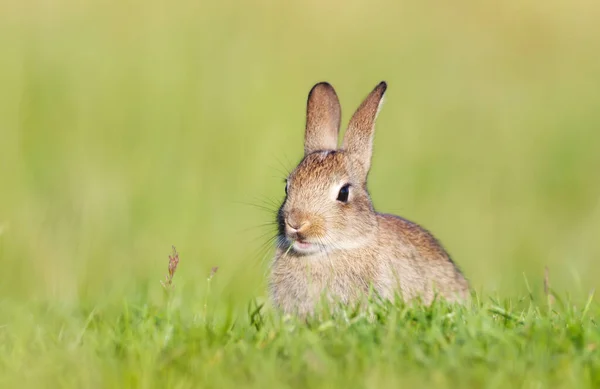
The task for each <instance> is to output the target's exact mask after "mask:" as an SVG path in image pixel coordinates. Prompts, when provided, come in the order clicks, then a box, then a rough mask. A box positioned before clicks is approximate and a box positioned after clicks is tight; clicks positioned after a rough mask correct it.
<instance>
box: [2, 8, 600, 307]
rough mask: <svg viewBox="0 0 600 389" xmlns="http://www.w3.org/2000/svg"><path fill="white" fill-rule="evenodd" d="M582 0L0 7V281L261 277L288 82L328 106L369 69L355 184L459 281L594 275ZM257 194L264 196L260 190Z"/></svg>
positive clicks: (593, 68) (592, 137)
mask: <svg viewBox="0 0 600 389" xmlns="http://www.w3.org/2000/svg"><path fill="white" fill-rule="evenodd" d="M598 20H600V5H598V3H595V2H591V1H572V2H562V1H546V2H538V1H522V0H510V1H504V2H475V1H458V2H450V3H444V2H434V1H424V2H399V1H389V2H385V1H370V2H365V1H355V0H351V1H329V2H322V1H314V0H312V1H303V2H279V1H258V2H239V1H220V2H216V1H211V2H202V1H175V2H160V1H137V0H133V1H119V2H117V1H95V2H75V1H67V0H54V1H26V2H17V1H9V2H3V3H2V4H1V5H0V131H1V132H0V269H1V270H0V272H1V274H2V281H1V282H0V296H2V297H3V298H9V299H15V300H21V299H23V300H24V299H41V300H51V301H61V302H78V301H101V300H102V299H113V300H114V299H120V298H122V297H123V296H129V295H133V294H134V293H136V291H139V290H144V291H146V290H147V291H149V292H150V293H151V295H152V294H155V295H156V296H159V295H160V293H161V290H160V284H159V280H160V279H162V278H163V276H164V274H165V273H166V270H167V262H168V259H167V255H168V254H169V252H170V250H171V245H172V244H173V245H175V246H176V247H177V248H178V250H179V252H180V254H181V264H180V268H179V270H178V273H177V275H176V279H175V283H176V284H177V285H178V288H183V289H184V290H185V291H186V293H187V295H188V296H189V298H190V299H196V298H198V297H199V296H201V295H202V294H203V293H204V290H205V285H206V284H205V280H206V276H207V275H208V273H209V272H210V269H211V267H213V266H219V272H218V274H217V276H216V277H215V279H214V284H213V286H212V288H213V292H214V294H213V295H214V298H215V299H218V300H219V301H224V302H229V303H233V304H238V303H239V304H246V303H247V301H248V300H249V299H250V298H252V297H253V296H255V297H259V298H260V297H265V296H266V280H265V275H266V272H267V267H268V261H269V257H270V251H269V250H270V247H269V246H265V245H264V243H265V242H267V239H268V238H269V234H270V233H272V232H273V228H272V226H269V225H264V224H265V223H267V222H269V221H271V220H272V219H273V217H274V215H273V213H272V212H271V213H270V212H268V211H264V210H262V209H260V207H256V206H253V205H252V204H254V205H262V204H270V202H278V201H280V199H281V198H282V196H283V192H284V189H283V183H282V179H283V178H284V176H285V171H286V170H289V169H292V168H293V167H294V166H295V164H296V163H297V162H298V161H299V159H300V158H301V156H302V149H303V148H302V137H303V129H304V114H305V102H306V96H307V93H308V91H309V89H310V88H311V86H312V85H313V84H314V83H316V82H318V81H323V80H327V81H329V82H331V83H332V84H333V85H334V87H335V88H336V90H337V92H338V95H339V96H340V100H341V102H342V109H343V119H344V122H345V123H346V122H347V120H348V119H349V117H350V115H351V114H352V112H353V110H354V109H356V107H357V106H358V104H359V103H360V101H361V100H362V99H363V98H364V97H365V96H366V94H367V93H368V92H369V91H370V90H371V89H372V88H373V87H374V86H375V85H376V84H377V83H378V82H379V81H381V80H386V81H387V82H388V84H389V89H388V94H387V101H386V104H385V105H384V108H383V110H382V113H381V115H380V116H379V120H378V125H377V132H376V140H375V155H374V162H373V169H372V172H371V176H370V190H371V193H372V196H373V200H374V203H375V206H376V207H377V208H378V209H379V210H380V211H385V212H393V213H397V214H400V215H403V216H405V217H407V218H409V219H412V220H415V221H417V222H419V223H421V224H423V225H424V226H425V227H427V228H428V229H430V230H432V231H433V232H434V233H435V234H436V235H437V236H438V237H439V238H440V240H441V241H442V242H443V243H444V244H445V245H446V247H447V248H448V250H449V251H450V253H451V254H452V255H453V257H454V258H455V260H456V262H458V264H459V265H460V266H461V267H462V269H463V270H464V272H465V273H466V275H467V276H468V278H469V279H470V280H471V282H472V284H473V286H474V287H475V288H476V289H478V290H482V291H484V292H486V293H496V292H497V293H499V294H501V295H505V296H518V295H522V294H523V293H524V292H525V291H526V284H525V282H524V280H523V273H525V274H526V276H527V278H528V279H529V282H530V283H531V284H532V286H533V287H535V288H539V286H540V285H541V279H542V277H543V268H544V266H546V265H547V266H548V267H549V268H550V274H551V281H552V285H553V287H554V288H555V289H557V290H558V291H568V292H569V293H570V294H572V295H573V296H577V297H582V296H585V295H587V293H588V291H589V290H590V288H592V287H596V286H599V285H600V282H599V281H598V271H599V270H600V239H599V238H600V172H599V170H600V152H599V149H600V109H599V107H600V88H599V86H600V50H599V48H600V24H599V23H598ZM267 208H271V209H273V210H274V208H275V206H273V205H267Z"/></svg>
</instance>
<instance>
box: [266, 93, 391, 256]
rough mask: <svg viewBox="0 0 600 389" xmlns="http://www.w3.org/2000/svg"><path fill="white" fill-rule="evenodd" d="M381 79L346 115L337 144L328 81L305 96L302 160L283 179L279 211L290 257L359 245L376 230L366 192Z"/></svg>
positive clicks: (335, 108)
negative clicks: (305, 110)
mask: <svg viewBox="0 0 600 389" xmlns="http://www.w3.org/2000/svg"><path fill="white" fill-rule="evenodd" d="M386 87H387V85H386V83H385V82H381V83H380V84H379V85H377V87H376V88H375V89H374V90H373V91H372V92H371V93H370V94H369V96H368V97H367V98H366V99H365V100H364V101H363V103H362V104H361V105H360V107H359V108H358V110H357V111H356V112H355V113H354V115H353V116H352V119H351V120H350V123H349V125H348V129H347V130H346V133H345V136H344V141H343V145H342V147H341V148H338V133H339V129H340V117H341V110H340V103H339V100H338V98H337V95H336V93H335V91H334V89H333V87H332V86H331V85H329V84H328V83H319V84H317V85H315V86H314V87H313V88H312V89H311V91H310V93H309V95H308V104H307V112H306V132H305V140H304V158H303V159H302V161H301V162H300V164H299V165H298V166H297V167H296V168H295V169H294V170H293V171H292V172H291V173H290V175H289V177H288V178H287V180H286V187H285V189H286V196H285V200H284V201H283V204H282V205H281V208H280V209H279V212H278V214H277V222H278V227H279V245H280V248H281V249H284V250H288V252H289V253H290V254H291V255H310V254H317V253H327V252H331V251H336V250H347V249H351V248H356V247H360V246H361V245H363V244H365V242H367V241H368V240H370V239H372V238H373V237H374V236H375V234H376V232H377V219H376V214H375V211H374V209H373V205H372V203H371V199H370V197H369V193H368V192H367V175H368V173H369V168H370V165H371V154H372V150H373V133H374V129H375V119H376V117H377V114H378V112H379V108H380V107H381V103H382V101H383V95H384V93H385V90H386Z"/></svg>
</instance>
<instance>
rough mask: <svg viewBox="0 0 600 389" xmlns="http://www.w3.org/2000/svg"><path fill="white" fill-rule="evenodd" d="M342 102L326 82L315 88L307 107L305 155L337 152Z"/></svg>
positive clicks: (309, 95) (311, 92) (312, 90)
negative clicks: (325, 151)
mask: <svg viewBox="0 0 600 389" xmlns="http://www.w3.org/2000/svg"><path fill="white" fill-rule="evenodd" d="M341 112H342V111H341V108H340V101H339V100H338V97H337V95H336V94H335V90H334V89H333V87H332V86H331V85H329V84H328V83H326V82H320V83H318V84H317V85H315V86H313V88H312V89H311V90H310V93H309V94H308V102H307V107H306V133H305V135H304V155H308V154H310V153H312V152H315V151H318V150H336V149H337V142H338V133H339V131H340V118H341Z"/></svg>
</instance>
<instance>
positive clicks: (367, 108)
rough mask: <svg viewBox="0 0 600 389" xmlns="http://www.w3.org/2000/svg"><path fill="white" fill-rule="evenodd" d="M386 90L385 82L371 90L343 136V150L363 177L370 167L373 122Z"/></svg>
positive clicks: (373, 131) (373, 130)
mask: <svg viewBox="0 0 600 389" xmlns="http://www.w3.org/2000/svg"><path fill="white" fill-rule="evenodd" d="M386 89H387V84H386V83H385V81H382V82H380V83H379V85H377V86H376V87H375V89H373V91H372V92H371V93H370V94H369V96H367V98H366V99H365V100H364V101H363V102H362V104H361V105H360V107H358V109H357V110H356V112H355V113H354V115H353V116H352V119H350V124H349V125H348V130H346V135H344V146H343V148H344V150H346V151H347V152H348V154H349V155H350V156H351V157H352V158H353V159H354V160H356V161H357V162H358V163H359V164H360V166H361V168H362V169H363V173H364V175H365V177H366V175H367V174H368V173H369V168H370V167H371V155H372V153H373V134H374V133H375V120H376V119H377V114H378V113H379V109H380V108H381V104H382V103H383V95H384V93H385V90H386Z"/></svg>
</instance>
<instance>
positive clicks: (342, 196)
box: [337, 184, 350, 203]
mask: <svg viewBox="0 0 600 389" xmlns="http://www.w3.org/2000/svg"><path fill="white" fill-rule="evenodd" d="M349 194H350V184H346V185H344V186H342V189H340V193H338V197H337V201H341V202H343V203H345V202H347V201H348V195H349Z"/></svg>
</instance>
